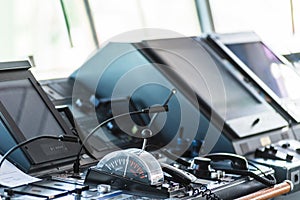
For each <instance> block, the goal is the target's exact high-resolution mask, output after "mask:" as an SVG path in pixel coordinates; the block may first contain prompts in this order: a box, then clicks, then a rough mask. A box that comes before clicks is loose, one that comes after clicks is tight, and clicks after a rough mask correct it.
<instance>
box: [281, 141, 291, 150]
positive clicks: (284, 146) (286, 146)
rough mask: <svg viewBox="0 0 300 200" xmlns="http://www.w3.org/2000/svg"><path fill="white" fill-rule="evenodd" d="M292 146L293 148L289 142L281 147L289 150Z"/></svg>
mask: <svg viewBox="0 0 300 200" xmlns="http://www.w3.org/2000/svg"><path fill="white" fill-rule="evenodd" d="M290 146H291V144H290V143H288V142H286V143H283V144H282V145H281V147H282V148H284V149H287V148H289V147H290Z"/></svg>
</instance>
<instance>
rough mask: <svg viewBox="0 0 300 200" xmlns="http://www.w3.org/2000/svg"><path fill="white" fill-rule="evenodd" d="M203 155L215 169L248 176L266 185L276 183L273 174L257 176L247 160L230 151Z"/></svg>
mask: <svg viewBox="0 0 300 200" xmlns="http://www.w3.org/2000/svg"><path fill="white" fill-rule="evenodd" d="M204 157H205V158H207V159H209V160H210V166H211V168H213V169H215V170H222V171H224V172H226V173H232V174H237V175H242V176H250V177H252V178H254V179H255V180H257V181H259V182H261V183H263V184H265V185H267V186H273V185H275V184H276V179H275V178H274V176H273V175H271V174H269V175H266V174H263V175H264V176H259V175H257V174H255V173H254V172H253V171H251V170H249V168H248V161H247V159H246V158H245V157H243V156H240V155H236V154H231V153H212V154H208V155H206V156H204Z"/></svg>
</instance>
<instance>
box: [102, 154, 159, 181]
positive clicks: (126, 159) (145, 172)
mask: <svg viewBox="0 0 300 200" xmlns="http://www.w3.org/2000/svg"><path fill="white" fill-rule="evenodd" d="M97 168H98V169H101V170H103V171H105V172H108V173H112V174H115V175H119V176H123V177H126V178H128V179H132V180H136V181H139V182H143V183H146V184H150V185H158V184H161V183H162V182H163V178H164V177H163V172H162V169H161V166H160V164H159V163H158V161H157V160H156V159H155V158H154V157H153V156H152V155H151V154H150V153H148V152H146V151H142V150H140V149H127V150H120V151H116V152H112V153H110V154H108V155H106V156H105V157H104V158H103V159H101V160H100V161H99V163H98V165H97Z"/></svg>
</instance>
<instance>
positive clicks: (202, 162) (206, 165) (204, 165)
mask: <svg viewBox="0 0 300 200" xmlns="http://www.w3.org/2000/svg"><path fill="white" fill-rule="evenodd" d="M210 162H211V159H209V158H203V157H195V158H194V161H193V166H192V168H193V169H195V170H207V171H209V170H210Z"/></svg>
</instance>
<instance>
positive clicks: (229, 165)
mask: <svg viewBox="0 0 300 200" xmlns="http://www.w3.org/2000/svg"><path fill="white" fill-rule="evenodd" d="M204 157H205V158H209V159H210V160H211V162H210V165H211V167H212V168H213V169H216V170H217V169H233V170H234V169H236V170H248V161H247V159H246V158H245V157H243V156H240V155H236V154H232V153H211V154H208V155H205V156H204Z"/></svg>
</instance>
